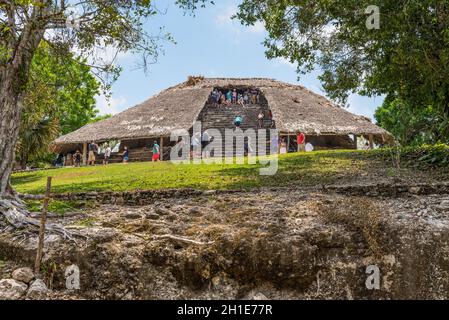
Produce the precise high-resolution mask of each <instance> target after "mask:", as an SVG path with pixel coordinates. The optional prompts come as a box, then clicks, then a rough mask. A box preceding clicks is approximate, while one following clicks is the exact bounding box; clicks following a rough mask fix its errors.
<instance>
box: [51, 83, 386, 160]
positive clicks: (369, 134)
mask: <svg viewBox="0 0 449 320" xmlns="http://www.w3.org/2000/svg"><path fill="white" fill-rule="evenodd" d="M192 79H193V80H194V81H192ZM214 89H218V90H220V91H221V92H227V91H228V90H234V89H236V90H238V92H239V93H243V92H245V91H246V90H257V92H259V99H258V101H256V102H255V103H248V104H246V105H245V107H242V106H241V105H239V104H237V103H234V104H231V105H229V106H227V107H226V108H225V107H220V108H218V107H217V106H216V105H214V104H213V103H211V101H210V95H211V93H212V91H213V90H214ZM260 112H262V113H263V114H264V115H265V121H264V124H263V126H264V127H263V129H266V130H268V128H270V127H274V128H275V129H277V130H278V132H279V135H280V136H281V137H283V138H284V139H285V140H286V142H287V144H288V146H289V148H290V149H295V143H296V135H297V134H298V133H299V132H302V133H305V134H306V136H307V141H308V142H310V143H312V144H313V145H314V147H315V150H316V149H333V148H336V149H337V148H340V149H342V148H344V149H354V148H356V142H355V141H356V139H354V137H357V136H364V137H365V138H366V139H367V140H369V141H370V143H371V144H374V143H379V144H385V143H389V142H391V141H392V136H391V135H390V134H389V133H388V132H387V131H385V130H383V129H381V128H379V127H378V126H376V125H374V124H373V123H372V122H371V121H370V120H369V119H367V118H365V117H362V116H356V115H354V114H352V113H350V112H348V111H346V110H345V109H343V108H341V107H339V106H337V105H335V104H333V103H332V102H330V101H329V100H327V99H326V98H324V97H322V96H320V95H318V94H315V93H313V92H311V91H309V90H307V89H305V88H304V87H302V86H299V85H293V84H288V83H284V82H280V81H276V80H272V79H259V78H252V79H224V78H203V77H194V78H190V79H189V81H187V82H184V83H181V84H179V85H177V86H174V87H172V88H168V89H166V90H164V91H162V92H161V93H159V94H157V95H155V96H153V97H151V98H150V99H148V100H147V101H145V102H143V103H142V104H140V105H137V106H135V107H132V108H130V109H128V110H126V111H124V112H122V113H119V114H117V115H115V116H114V117H112V118H110V119H106V120H103V121H100V122H97V123H94V124H89V125H86V126H84V127H82V128H81V129H79V130H77V131H75V132H72V133H70V134H68V135H65V136H62V137H60V138H58V139H57V140H56V141H55V142H54V150H55V151H57V152H60V153H68V152H74V151H75V150H76V149H79V150H80V151H83V153H84V154H86V148H87V145H88V143H90V142H92V141H95V142H96V143H103V142H107V141H111V140H119V141H121V147H120V150H116V151H120V152H121V151H122V150H123V148H124V146H127V147H128V148H129V149H130V155H129V156H130V161H142V160H150V159H151V147H152V145H153V142H154V141H157V142H158V143H159V145H160V146H161V148H162V150H163V154H162V158H163V160H167V159H168V157H169V155H170V148H172V147H173V146H174V145H175V144H176V143H177V141H170V135H171V133H172V132H173V131H175V130H187V131H189V132H191V133H192V130H193V124H194V123H195V122H197V121H201V124H202V131H203V132H204V131H205V130H209V129H217V130H218V131H220V132H221V133H222V134H223V133H224V131H225V129H234V128H235V126H234V123H233V120H234V117H235V116H236V115H241V116H242V117H243V119H244V120H243V123H242V127H241V129H242V130H246V129H258V120H257V116H258V114H259V113H260ZM270 114H271V116H272V120H274V123H273V122H272V121H271V120H270ZM350 136H351V137H350ZM257 139H258V140H259V136H258V138H257ZM266 139H267V148H269V144H270V138H269V137H268V136H267V137H266ZM230 143H233V142H232V141H231V142H223V147H225V146H226V144H227V145H229V144H230ZM120 152H118V153H120ZM233 154H234V153H233ZM100 160H101V159H100ZM114 161H121V158H120V157H118V156H116V157H115V159H114V156H113V159H112V160H111V162H114Z"/></svg>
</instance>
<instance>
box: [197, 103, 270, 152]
mask: <svg viewBox="0 0 449 320" xmlns="http://www.w3.org/2000/svg"><path fill="white" fill-rule="evenodd" d="M260 111H262V112H263V113H264V114H265V121H264V127H263V129H264V131H265V135H266V136H265V140H266V146H267V150H266V152H267V154H268V153H269V150H270V131H269V128H270V126H271V120H269V119H268V114H269V107H268V103H267V102H266V101H264V99H263V98H261V101H260V103H258V104H248V105H245V107H242V106H241V105H238V104H232V105H230V106H217V105H213V104H207V105H206V106H205V108H204V109H203V110H202V112H201V113H200V115H199V116H198V120H199V121H201V124H202V131H203V132H204V131H206V130H208V129H216V130H218V131H220V133H221V135H222V137H223V144H222V148H223V154H224V155H225V156H227V157H231V156H243V154H241V152H238V150H236V141H235V140H236V139H234V141H226V140H225V130H226V129H231V130H234V129H235V125H234V119H235V117H236V116H238V115H240V116H241V117H242V118H243V122H242V125H241V126H240V128H241V129H242V130H243V131H245V130H247V129H254V130H255V131H256V134H257V141H254V142H253V143H254V144H256V145H258V140H259V135H258V132H257V130H258V129H259V128H258V121H257V118H258V115H259V112H260ZM225 150H226V151H227V152H225ZM253 151H254V152H255V151H256V150H253Z"/></svg>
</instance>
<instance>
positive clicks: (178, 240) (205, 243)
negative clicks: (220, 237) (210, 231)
mask: <svg viewBox="0 0 449 320" xmlns="http://www.w3.org/2000/svg"><path fill="white" fill-rule="evenodd" d="M152 238H153V239H154V240H160V239H169V240H172V241H175V242H183V243H188V244H195V245H199V246H207V245H211V244H214V241H209V242H200V241H196V240H192V239H188V238H182V237H177V236H174V235H171V234H163V235H155V236H152Z"/></svg>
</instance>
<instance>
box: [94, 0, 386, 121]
mask: <svg viewBox="0 0 449 320" xmlns="http://www.w3.org/2000/svg"><path fill="white" fill-rule="evenodd" d="M216 2H217V4H216V5H211V6H208V7H207V8H206V9H201V10H199V11H198V12H197V13H196V16H194V17H193V16H190V15H185V14H184V12H183V11H182V10H180V9H178V8H177V7H176V6H175V5H174V1H172V0H163V1H158V2H157V7H158V9H159V10H160V11H161V12H162V14H159V15H157V16H156V17H154V18H151V20H149V21H148V22H147V23H146V25H145V28H146V29H147V30H148V32H151V33H153V34H154V33H157V32H158V30H159V28H160V27H164V28H165V30H166V31H167V32H170V33H171V35H172V36H173V37H174V39H175V41H176V44H172V43H169V42H167V43H163V45H164V51H165V53H164V54H163V55H161V56H160V57H159V59H158V62H157V63H156V64H154V65H152V66H150V70H149V72H147V73H146V74H145V73H144V71H143V70H142V69H137V68H136V63H137V62H138V61H139V57H138V56H133V55H132V54H121V55H120V56H119V58H118V60H117V63H118V64H120V65H121V66H122V67H123V68H124V70H123V72H122V75H121V77H120V79H119V80H118V81H117V82H116V83H115V84H114V85H113V87H112V97H111V99H110V100H109V103H108V102H107V101H106V99H105V98H104V97H98V99H97V107H98V108H99V109H100V112H101V113H102V114H105V113H112V114H115V113H118V112H120V111H123V110H125V109H127V108H129V107H132V106H134V105H136V104H139V103H141V102H143V101H145V100H146V99H148V98H149V97H151V96H152V95H154V94H156V93H158V92H159V91H161V90H163V89H165V88H167V87H170V86H173V85H176V84H178V83H180V82H183V81H185V80H186V79H187V77H188V76H189V75H203V76H206V77H267V78H274V79H277V80H281V81H285V82H289V83H294V84H301V85H303V86H305V87H307V88H308V89H310V90H312V91H314V92H317V93H320V94H324V93H323V91H322V90H321V85H320V82H319V81H318V80H317V73H316V72H315V73H313V74H309V75H306V76H302V77H301V79H300V80H299V82H298V79H297V78H298V77H297V74H296V66H295V65H292V64H291V63H289V62H288V61H285V60H282V59H276V60H268V59H267V58H266V57H265V54H264V52H265V48H264V47H263V45H262V44H261V43H262V41H263V40H264V37H265V35H266V33H265V30H264V28H263V26H262V25H260V24H257V25H256V26H254V27H245V26H241V25H240V24H239V23H238V22H237V21H234V20H231V19H230V17H231V16H232V14H233V13H235V10H236V8H237V4H238V0H220V1H216ZM218 2H219V3H218ZM152 30H153V31H152ZM349 103H350V107H349V110H350V111H351V112H354V113H356V114H360V115H365V116H368V117H370V118H373V113H374V111H375V109H376V108H377V107H378V106H379V105H381V104H382V98H365V97H360V96H357V95H353V96H351V98H350V100H349Z"/></svg>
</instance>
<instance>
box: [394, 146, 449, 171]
mask: <svg viewBox="0 0 449 320" xmlns="http://www.w3.org/2000/svg"><path fill="white" fill-rule="evenodd" d="M401 157H402V158H403V161H405V162H406V164H407V165H408V166H410V167H416V168H421V169H424V168H440V167H441V168H449V146H448V145H445V144H438V145H431V146H430V145H423V146H420V147H415V148H413V147H406V148H403V150H402V151H401Z"/></svg>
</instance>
